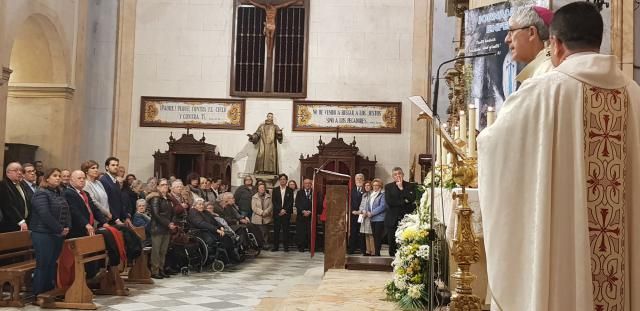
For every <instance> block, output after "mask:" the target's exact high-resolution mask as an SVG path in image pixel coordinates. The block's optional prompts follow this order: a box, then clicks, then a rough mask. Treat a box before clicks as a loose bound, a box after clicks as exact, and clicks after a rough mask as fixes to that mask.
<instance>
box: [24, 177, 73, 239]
mask: <svg viewBox="0 0 640 311" xmlns="http://www.w3.org/2000/svg"><path fill="white" fill-rule="evenodd" d="M31 211H32V215H31V222H30V223H29V229H30V230H31V231H33V232H39V233H48V234H61V233H62V230H63V229H64V228H71V215H70V214H69V205H68V204H67V201H66V200H65V199H64V196H63V195H62V193H61V191H60V189H58V188H56V189H50V188H40V189H38V191H36V193H34V194H33V202H32V209H31Z"/></svg>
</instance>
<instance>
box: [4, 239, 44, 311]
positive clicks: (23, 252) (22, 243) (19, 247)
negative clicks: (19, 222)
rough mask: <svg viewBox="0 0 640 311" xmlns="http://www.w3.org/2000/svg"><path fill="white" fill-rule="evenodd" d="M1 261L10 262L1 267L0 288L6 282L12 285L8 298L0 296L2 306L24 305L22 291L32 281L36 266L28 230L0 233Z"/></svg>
mask: <svg viewBox="0 0 640 311" xmlns="http://www.w3.org/2000/svg"><path fill="white" fill-rule="evenodd" d="M0 261H5V262H7V261H8V262H10V263H9V264H7V265H4V266H1V267H0V289H1V288H2V287H4V285H5V284H9V286H10V292H9V297H7V298H8V299H4V298H5V297H0V307H24V302H23V301H22V299H20V291H21V289H22V287H24V286H25V285H26V284H28V283H30V281H31V271H33V270H34V269H35V267H36V261H35V259H33V245H32V244H31V237H30V235H29V232H28V231H16V232H7V233H1V234H0ZM27 276H28V277H27Z"/></svg>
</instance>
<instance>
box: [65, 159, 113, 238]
mask: <svg viewBox="0 0 640 311" xmlns="http://www.w3.org/2000/svg"><path fill="white" fill-rule="evenodd" d="M85 178H86V177H85V175H84V172H82V171H80V170H77V171H73V172H72V173H71V177H70V179H69V187H67V188H65V190H64V198H65V199H66V200H67V203H68V204H69V212H70V213H71V229H70V230H69V234H68V235H67V237H69V238H77V237H82V236H92V235H95V230H96V228H98V227H101V226H103V225H104V226H105V227H108V226H109V225H108V224H107V219H106V218H105V217H104V215H103V214H102V212H100V210H99V209H98V208H97V207H96V205H95V204H94V203H93V200H92V199H91V196H90V195H89V193H87V192H86V191H84V190H83V189H84V186H85V183H86V182H85V180H86V179H85Z"/></svg>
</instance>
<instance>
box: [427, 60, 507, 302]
mask: <svg viewBox="0 0 640 311" xmlns="http://www.w3.org/2000/svg"><path fill="white" fill-rule="evenodd" d="M496 54H498V53H497V52H491V53H482V54H476V55H469V56H465V55H464V54H462V56H457V57H454V58H452V59H449V60H446V61H444V62H442V63H441V64H440V65H439V66H438V69H437V70H436V77H435V82H434V84H433V100H432V103H433V122H434V123H435V124H434V126H437V127H438V128H440V115H439V114H438V93H439V92H438V91H439V88H440V69H442V66H444V65H446V64H449V63H453V62H455V61H457V60H460V59H467V58H477V57H485V56H492V55H496ZM434 141H437V140H436V139H435V135H433V138H432V145H434ZM436 150H437V149H436ZM438 156H441V155H440V154H438ZM435 159H436V157H434V156H433V155H432V156H431V169H432V173H431V175H432V178H431V180H432V182H431V187H430V192H431V198H430V201H431V206H430V208H429V253H430V254H431V256H430V257H429V280H428V281H429V295H430V297H429V309H428V310H429V311H433V310H435V306H434V303H433V302H434V301H433V300H434V299H433V298H434V295H435V289H436V288H435V282H434V279H433V277H434V275H435V256H434V255H433V254H434V253H433V246H434V243H435V241H436V238H437V237H436V232H435V230H434V229H433V218H434V209H435V203H436V201H435V185H434V184H433V180H434V178H435V170H436V160H435ZM441 182H442V179H441ZM445 230H446V227H445Z"/></svg>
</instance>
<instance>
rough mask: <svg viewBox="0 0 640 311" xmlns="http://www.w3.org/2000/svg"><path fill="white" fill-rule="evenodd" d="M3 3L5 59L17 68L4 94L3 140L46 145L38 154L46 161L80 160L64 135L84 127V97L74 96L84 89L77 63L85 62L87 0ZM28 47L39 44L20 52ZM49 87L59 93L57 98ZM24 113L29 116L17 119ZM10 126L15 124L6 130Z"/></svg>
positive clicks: (0, 34)
mask: <svg viewBox="0 0 640 311" xmlns="http://www.w3.org/2000/svg"><path fill="white" fill-rule="evenodd" d="M0 8H1V9H2V10H0V24H1V26H0V63H1V64H2V67H4V68H10V69H14V68H15V69H14V73H15V75H12V76H11V78H10V79H9V81H8V83H5V85H4V86H3V90H2V94H0V95H1V96H0V124H1V127H2V130H0V145H3V144H4V143H5V142H14V143H26V144H34V145H40V146H41V148H40V149H39V152H38V153H36V159H41V160H44V161H45V165H46V166H54V165H55V166H67V165H70V164H71V163H75V162H77V160H76V156H77V151H76V150H77V149H76V148H77V144H75V145H73V146H70V147H67V148H63V147H62V145H63V144H62V141H63V137H64V138H65V139H71V140H73V141H75V140H76V137H77V135H76V133H78V132H79V131H78V128H81V126H80V125H79V124H78V122H77V120H78V113H80V112H81V111H82V109H83V107H82V106H81V104H82V101H76V100H71V98H72V96H73V95H74V94H78V93H82V91H78V90H77V89H76V88H77V87H81V85H82V79H83V78H82V76H79V77H78V79H80V81H76V77H77V74H78V72H77V71H76V69H78V68H81V66H82V61H81V60H82V59H83V57H84V53H83V52H81V51H79V50H78V49H77V48H78V46H80V45H81V44H82V42H81V41H79V40H78V36H82V35H83V34H84V32H83V29H84V28H83V26H84V25H83V24H82V21H83V17H84V11H83V8H84V5H83V2H79V1H77V0H24V1H2V5H1V6H0ZM27 21H28V22H27ZM36 30H37V31H36ZM25 34H26V35H25ZM45 42H46V43H45ZM14 48H15V49H14ZM25 49H33V50H31V51H30V52H29V53H23V52H16V51H21V50H22V51H24V50H25ZM14 65H15V66H14ZM12 67H14V68H12ZM38 68H40V70H38ZM7 72H8V71H7ZM76 82H79V83H76ZM74 89H76V90H75V92H74ZM7 90H8V92H7ZM12 90H17V92H18V93H19V95H16V93H12V92H13V91H12ZM49 92H53V93H54V94H56V95H52V96H53V97H54V98H51V95H50V94H47V93H49ZM60 92H62V93H64V95H61V93H60ZM7 94H8V96H10V97H7ZM12 94H13V95H12ZM11 96H13V97H11ZM59 96H63V97H64V98H63V97H59ZM79 104H80V105H79ZM23 119H24V120H26V119H29V120H26V121H24V122H18V123H16V121H20V120H23ZM33 120H39V121H42V122H39V123H35V121H33ZM70 124H71V126H70ZM5 126H6V127H9V128H8V130H6V131H5V129H6V127H5ZM3 160H4V154H2V155H0V162H2V161H3ZM47 162H48V163H47Z"/></svg>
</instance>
